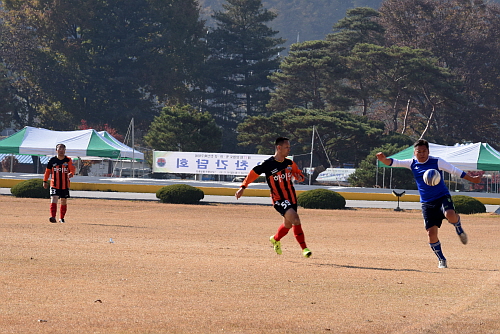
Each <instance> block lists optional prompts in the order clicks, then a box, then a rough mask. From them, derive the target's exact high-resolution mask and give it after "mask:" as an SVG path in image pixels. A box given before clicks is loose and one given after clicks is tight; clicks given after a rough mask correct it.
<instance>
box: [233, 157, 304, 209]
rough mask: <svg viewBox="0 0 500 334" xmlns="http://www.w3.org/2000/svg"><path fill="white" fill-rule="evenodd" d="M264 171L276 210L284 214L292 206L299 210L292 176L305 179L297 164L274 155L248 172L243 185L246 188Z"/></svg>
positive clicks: (300, 179)
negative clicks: (277, 158)
mask: <svg viewBox="0 0 500 334" xmlns="http://www.w3.org/2000/svg"><path fill="white" fill-rule="evenodd" d="M263 173H265V175H266V181H267V184H268V186H269V188H270V189H271V198H272V199H273V202H274V207H275V208H276V210H277V211H278V212H280V213H281V214H282V215H283V214H284V213H285V212H286V211H287V210H288V209H290V208H293V209H295V211H297V195H296V194H295V188H294V186H293V179H292V177H293V178H295V179H297V180H299V181H302V180H303V179H304V175H303V174H302V172H301V171H300V169H299V167H298V166H297V164H296V163H295V162H293V161H292V160H290V159H287V158H285V159H284V160H283V161H277V160H276V159H275V157H274V156H273V157H270V158H269V159H267V160H265V161H264V162H263V163H262V164H260V165H257V166H255V167H254V168H253V169H252V170H251V171H250V173H248V175H247V177H246V178H245V180H244V181H243V184H242V187H244V188H246V187H247V186H248V185H249V184H250V183H252V182H253V181H255V180H256V179H257V178H258V177H259V175H261V174H263Z"/></svg>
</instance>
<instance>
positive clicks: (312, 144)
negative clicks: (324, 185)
mask: <svg viewBox="0 0 500 334" xmlns="http://www.w3.org/2000/svg"><path fill="white" fill-rule="evenodd" d="M313 151H314V125H313V133H312V139H311V162H310V163H309V185H311V179H312V164H313Z"/></svg>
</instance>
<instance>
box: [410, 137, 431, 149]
mask: <svg viewBox="0 0 500 334" xmlns="http://www.w3.org/2000/svg"><path fill="white" fill-rule="evenodd" d="M417 146H425V147H427V149H429V142H428V141H427V140H425V139H419V140H417V141H416V142H415V144H413V147H417Z"/></svg>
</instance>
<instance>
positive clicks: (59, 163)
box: [43, 156, 75, 223]
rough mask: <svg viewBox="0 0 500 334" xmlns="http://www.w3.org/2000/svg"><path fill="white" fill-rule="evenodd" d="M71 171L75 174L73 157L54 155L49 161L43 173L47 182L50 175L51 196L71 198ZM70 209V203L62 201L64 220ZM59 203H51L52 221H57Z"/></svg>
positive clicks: (62, 220) (61, 216) (62, 217)
mask: <svg viewBox="0 0 500 334" xmlns="http://www.w3.org/2000/svg"><path fill="white" fill-rule="evenodd" d="M69 173H71V174H72V175H74V174H75V166H74V165H73V161H71V158H68V157H67V156H64V158H63V159H62V160H61V159H59V158H58V157H57V156H55V157H52V158H51V159H50V160H49V162H48V163H47V169H46V170H45V174H44V175H43V181H44V182H47V180H48V179H49V177H50V196H58V197H59V198H69V186H70V181H69ZM67 210H68V205H67V204H63V203H61V211H60V218H61V220H60V221H61V222H62V223H63V222H64V216H65V215H66V211H67ZM56 214H57V203H52V202H51V203H50V222H52V223H55V222H56V218H55V217H56Z"/></svg>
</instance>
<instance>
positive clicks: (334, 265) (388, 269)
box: [316, 263, 423, 273]
mask: <svg viewBox="0 0 500 334" xmlns="http://www.w3.org/2000/svg"><path fill="white" fill-rule="evenodd" d="M316 265H317V266H319V267H322V266H328V267H334V268H347V269H363V270H380V271H413V272H417V273H421V272H423V271H422V270H417V269H405V268H402V269H401V268H400V269H398V268H380V267H365V266H352V265H346V264H335V263H318V264H316Z"/></svg>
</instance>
